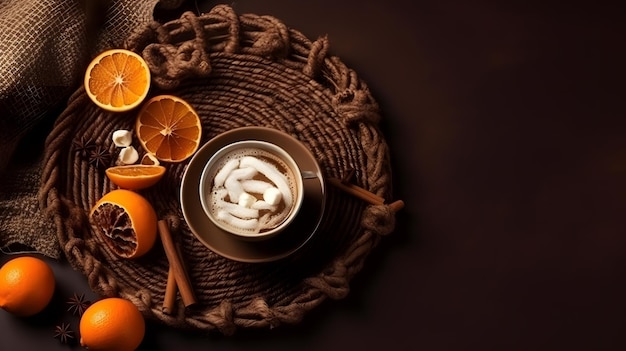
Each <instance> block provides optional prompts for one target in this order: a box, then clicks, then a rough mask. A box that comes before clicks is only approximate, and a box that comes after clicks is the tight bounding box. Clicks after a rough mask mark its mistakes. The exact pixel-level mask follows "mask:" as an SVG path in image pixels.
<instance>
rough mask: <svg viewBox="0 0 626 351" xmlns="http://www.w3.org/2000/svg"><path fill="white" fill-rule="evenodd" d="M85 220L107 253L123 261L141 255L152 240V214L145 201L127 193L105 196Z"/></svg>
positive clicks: (154, 222) (154, 219) (154, 220)
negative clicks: (121, 258)
mask: <svg viewBox="0 0 626 351" xmlns="http://www.w3.org/2000/svg"><path fill="white" fill-rule="evenodd" d="M89 219H90V221H91V225H92V228H93V229H94V231H95V232H96V233H97V234H98V235H100V237H101V238H102V240H103V241H104V242H105V243H106V245H107V246H108V247H109V248H110V249H111V251H113V252H114V253H115V254H116V255H118V256H120V257H123V258H135V257H139V256H141V255H143V254H145V253H146V252H148V251H149V250H150V249H151V248H152V246H153V245H154V242H155V240H156V236H157V215H156V212H155V211H154V208H153V207H152V205H151V204H150V202H149V201H148V200H147V199H146V198H144V197H143V196H141V195H139V194H137V193H136V192H134V191H131V190H125V189H116V190H113V191H110V192H108V193H106V194H105V195H104V196H103V197H102V198H101V199H100V200H98V202H97V203H96V204H95V205H94V207H93V208H92V209H91V212H90V214H89Z"/></svg>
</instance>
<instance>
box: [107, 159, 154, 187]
mask: <svg viewBox="0 0 626 351" xmlns="http://www.w3.org/2000/svg"><path fill="white" fill-rule="evenodd" d="M105 173H106V175H107V177H108V178H109V179H110V180H111V182H113V184H115V185H117V186H119V187H120V188H122V189H130V190H139V189H145V188H148V187H151V186H153V185H154V184H156V183H157V182H158V181H159V180H160V179H161V178H163V175H164V174H165V167H163V166H158V165H141V164H140V165H126V166H114V167H109V168H107V169H106V171H105Z"/></svg>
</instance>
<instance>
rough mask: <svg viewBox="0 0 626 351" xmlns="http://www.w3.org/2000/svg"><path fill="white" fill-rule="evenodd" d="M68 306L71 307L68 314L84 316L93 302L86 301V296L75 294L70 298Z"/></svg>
mask: <svg viewBox="0 0 626 351" xmlns="http://www.w3.org/2000/svg"><path fill="white" fill-rule="evenodd" d="M67 304H68V305H70V307H69V308H68V309H67V311H68V312H71V313H72V314H73V315H75V316H76V315H78V316H82V315H83V313H85V310H86V309H87V307H89V305H91V301H88V300H85V294H80V295H79V294H77V293H74V296H72V297H70V299H69V300H68V301H67Z"/></svg>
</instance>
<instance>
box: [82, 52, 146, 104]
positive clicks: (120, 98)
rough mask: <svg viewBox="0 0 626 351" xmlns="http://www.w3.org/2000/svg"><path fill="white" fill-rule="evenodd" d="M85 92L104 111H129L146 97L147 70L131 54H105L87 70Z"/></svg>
mask: <svg viewBox="0 0 626 351" xmlns="http://www.w3.org/2000/svg"><path fill="white" fill-rule="evenodd" d="M85 90H86V92H87V95H88V96H89V98H91V100H92V101H93V102H94V103H95V104H96V105H98V106H100V107H101V108H103V109H106V110H109V111H115V112H121V111H128V110H130V109H133V108H135V107H137V106H138V105H139V104H141V102H142V101H143V100H144V99H145V98H146V96H147V95H148V91H149V90H150V68H148V65H147V64H146V61H144V59H143V58H142V57H141V56H139V55H138V54H136V53H134V52H132V51H130V50H124V49H111V50H107V51H104V52H102V53H100V54H99V55H98V56H97V57H96V58H94V59H93V60H92V61H91V63H90V64H89V66H87V71H86V73H85Z"/></svg>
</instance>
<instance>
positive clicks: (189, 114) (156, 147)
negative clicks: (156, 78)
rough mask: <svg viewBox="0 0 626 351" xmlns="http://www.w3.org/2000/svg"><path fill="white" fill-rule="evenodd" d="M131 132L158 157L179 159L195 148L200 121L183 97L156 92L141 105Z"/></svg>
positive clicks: (148, 150) (191, 152)
mask: <svg viewBox="0 0 626 351" xmlns="http://www.w3.org/2000/svg"><path fill="white" fill-rule="evenodd" d="M135 133H136V135H137V139H139V141H140V142H141V145H142V146H143V148H144V149H145V150H146V151H147V152H148V153H151V154H153V155H154V156H155V157H156V158H157V159H158V160H160V161H165V162H180V161H183V160H186V159H187V158H188V157H190V156H191V155H193V154H194V153H195V152H196V150H198V146H199V145H200V138H201V136H202V125H201V123H200V117H198V114H197V113H196V111H195V110H194V109H193V107H191V105H189V103H187V102H186V101H185V100H183V99H181V98H179V97H176V96H172V95H159V96H155V97H153V98H152V99H150V100H149V101H147V102H146V103H145V104H144V105H143V106H142V107H141V110H140V111H139V115H138V116H137V121H136V124H135Z"/></svg>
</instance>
